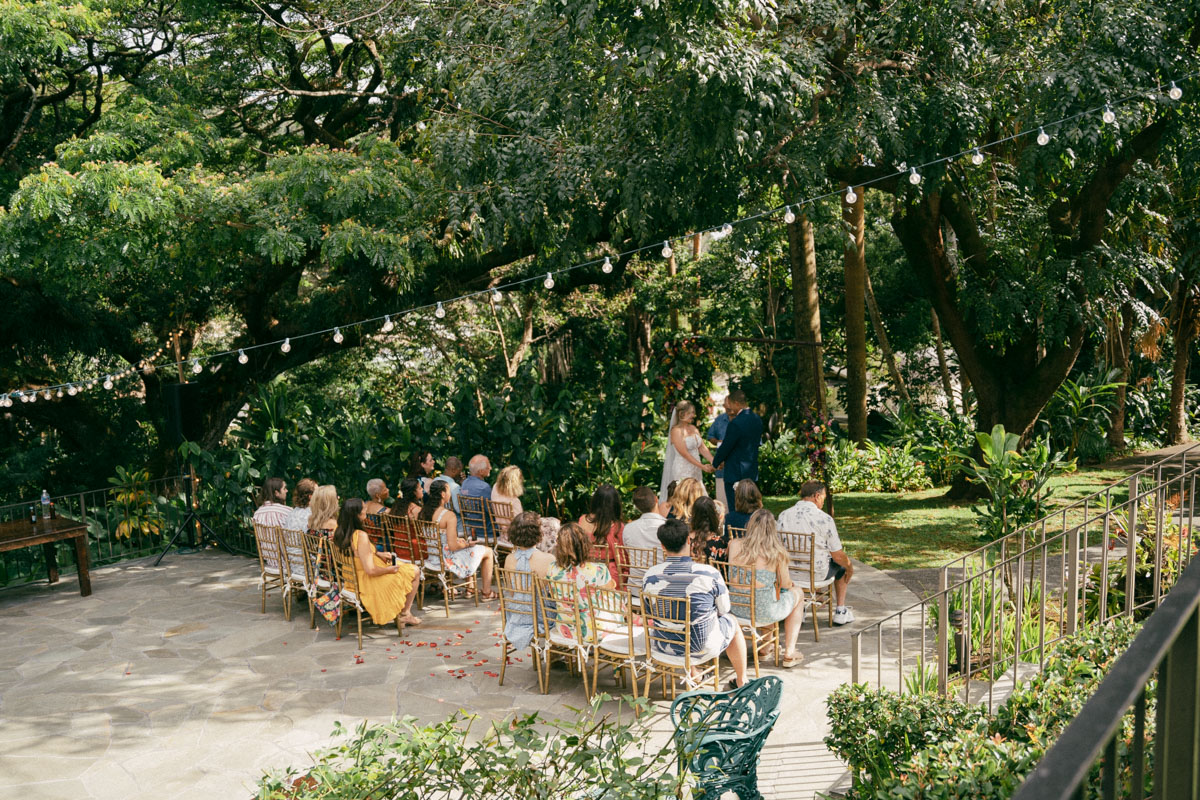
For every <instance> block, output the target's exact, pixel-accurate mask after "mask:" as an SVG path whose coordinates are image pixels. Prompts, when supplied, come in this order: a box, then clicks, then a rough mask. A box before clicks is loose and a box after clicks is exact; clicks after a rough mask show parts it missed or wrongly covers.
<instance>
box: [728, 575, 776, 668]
mask: <svg viewBox="0 0 1200 800" xmlns="http://www.w3.org/2000/svg"><path fill="white" fill-rule="evenodd" d="M713 566H715V567H717V569H719V570H721V573H722V574H723V575H725V586H726V587H727V588H728V589H729V611H730V613H732V614H733V616H734V619H736V620H737V621H738V624H739V625H741V626H742V631H743V632H744V633H745V634H746V643H747V644H749V645H752V646H753V648H754V650H753V656H754V677H756V678H757V677H758V676H759V670H758V666H759V665H758V661H759V651H760V650H762V649H763V648H765V647H769V648H771V649H773V650H774V651H775V666H777V667H778V666H779V663H780V658H781V656H780V648H779V623H778V622H759V621H758V602H757V600H756V599H755V593H754V586H755V578H754V568H753V567H742V566H738V565H737V564H729V563H727V562H720V563H716V562H714V563H713Z"/></svg>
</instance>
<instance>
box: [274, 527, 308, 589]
mask: <svg viewBox="0 0 1200 800" xmlns="http://www.w3.org/2000/svg"><path fill="white" fill-rule="evenodd" d="M279 548H280V555H281V556H282V557H283V562H284V564H285V565H286V566H287V571H288V582H289V583H291V584H292V585H293V586H297V587H299V588H301V589H303V588H304V587H305V586H307V585H308V583H309V580H308V577H309V570H308V567H307V565H306V564H305V560H304V534H303V533H301V532H300V531H293V530H290V529H288V528H280V529H279Z"/></svg>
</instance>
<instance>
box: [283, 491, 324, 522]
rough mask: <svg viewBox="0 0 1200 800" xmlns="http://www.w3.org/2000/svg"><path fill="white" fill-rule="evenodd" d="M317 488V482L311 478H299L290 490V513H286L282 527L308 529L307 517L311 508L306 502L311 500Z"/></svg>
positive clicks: (310, 512)
mask: <svg viewBox="0 0 1200 800" xmlns="http://www.w3.org/2000/svg"><path fill="white" fill-rule="evenodd" d="M316 490H317V482H316V481H314V480H313V479H312V478H301V479H300V482H299V483H297V484H296V488H295V489H294V490H293V491H292V513H290V514H288V518H287V522H285V523H284V524H283V527H285V528H287V529H288V530H289V531H306V530H308V518H309V516H311V514H312V510H311V509H310V508H309V507H308V504H309V503H310V502H311V501H312V496H313V492H315V491H316Z"/></svg>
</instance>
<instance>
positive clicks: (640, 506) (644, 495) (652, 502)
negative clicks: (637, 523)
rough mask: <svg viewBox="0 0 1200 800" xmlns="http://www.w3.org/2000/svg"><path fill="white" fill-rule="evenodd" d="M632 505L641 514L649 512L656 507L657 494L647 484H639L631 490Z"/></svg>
mask: <svg viewBox="0 0 1200 800" xmlns="http://www.w3.org/2000/svg"><path fill="white" fill-rule="evenodd" d="M633 507H634V508H636V509H637V510H638V511H640V512H642V513H643V514H649V513H650V512H651V511H653V510H654V509H656V508H658V495H656V494H655V493H654V490H653V489H651V488H650V487H649V486H639V487H637V488H636V489H634V490H633Z"/></svg>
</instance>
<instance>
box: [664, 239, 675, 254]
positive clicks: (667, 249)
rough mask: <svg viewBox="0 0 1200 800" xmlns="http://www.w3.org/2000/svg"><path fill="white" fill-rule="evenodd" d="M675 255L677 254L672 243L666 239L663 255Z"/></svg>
mask: <svg viewBox="0 0 1200 800" xmlns="http://www.w3.org/2000/svg"><path fill="white" fill-rule="evenodd" d="M673 255H675V251H674V250H672V249H671V243H670V242H666V241H664V242H663V248H662V257H663V258H670V257H671V256H673Z"/></svg>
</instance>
